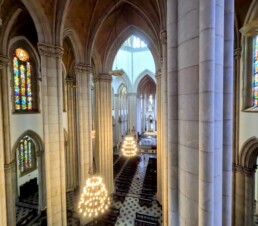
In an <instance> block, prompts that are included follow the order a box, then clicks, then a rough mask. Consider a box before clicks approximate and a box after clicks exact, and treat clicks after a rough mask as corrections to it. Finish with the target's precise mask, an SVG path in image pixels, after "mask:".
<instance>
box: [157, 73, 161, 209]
mask: <svg viewBox="0 0 258 226" xmlns="http://www.w3.org/2000/svg"><path fill="white" fill-rule="evenodd" d="M156 81H157V85H156V98H157V113H156V114H157V200H158V202H159V203H160V204H162V173H161V168H162V150H161V139H162V138H161V136H162V130H161V70H158V71H157V72H156Z"/></svg>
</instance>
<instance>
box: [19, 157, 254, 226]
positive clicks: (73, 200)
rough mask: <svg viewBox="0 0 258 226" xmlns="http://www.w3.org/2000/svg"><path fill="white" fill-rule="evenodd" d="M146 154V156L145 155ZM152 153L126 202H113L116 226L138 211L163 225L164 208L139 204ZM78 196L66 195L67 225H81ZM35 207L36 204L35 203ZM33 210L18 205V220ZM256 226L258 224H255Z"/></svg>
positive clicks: (143, 162) (33, 201) (36, 224)
mask: <svg viewBox="0 0 258 226" xmlns="http://www.w3.org/2000/svg"><path fill="white" fill-rule="evenodd" d="M143 156H145V157H143ZM149 156H150V155H147V154H144V155H142V157H141V161H140V163H139V164H138V167H137V171H136V173H135V176H134V178H133V181H132V184H131V187H130V190H129V193H128V194H127V196H126V198H125V201H124V203H123V204H122V203H121V202H113V203H112V204H111V206H113V207H115V208H118V209H120V216H119V217H118V218H117V222H116V226H132V225H134V219H135V215H136V212H138V213H141V214H146V215H150V216H155V217H159V222H160V225H162V210H161V207H160V206H159V205H158V203H157V202H156V201H153V203H152V206H151V207H149V208H147V207H141V206H140V205H139V194H140V192H141V188H142V183H143V180H144V177H145V173H146V168H147V165H148V159H149ZM77 200H78V196H77V195H76V194H75V193H73V192H69V193H67V196H66V205H67V225H68V226H79V225H80V220H79V216H78V215H77V209H76V207H77V203H78V201H77ZM24 202H26V203H27V204H28V203H31V204H37V203H38V194H34V195H32V196H31V197H28V198H27V199H26V200H24ZM34 207H35V205H34ZM30 211H31V209H30V208H26V207H20V206H19V207H17V209H16V220H17V222H18V221H19V219H21V218H22V217H24V216H26V215H27V214H28V213H29V212H30ZM41 220H42V219H36V220H35V222H34V223H32V224H30V225H31V226H41ZM82 221H83V220H81V222H82ZM255 226H258V224H257V225H255Z"/></svg>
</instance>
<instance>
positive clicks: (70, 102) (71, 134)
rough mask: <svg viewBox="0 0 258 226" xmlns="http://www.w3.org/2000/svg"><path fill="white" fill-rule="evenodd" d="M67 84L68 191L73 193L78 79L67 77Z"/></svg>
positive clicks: (72, 76) (76, 149) (76, 181)
mask: <svg viewBox="0 0 258 226" xmlns="http://www.w3.org/2000/svg"><path fill="white" fill-rule="evenodd" d="M66 83H67V94H68V95H67V118H68V142H67V146H66V149H65V150H66V167H65V169H66V191H73V190H74V189H75V188H76V186H77V183H78V161H77V156H78V153H77V152H78V147H77V128H76V125H77V124H80V123H77V112H76V90H75V88H76V79H75V77H74V75H69V74H68V75H67V76H66Z"/></svg>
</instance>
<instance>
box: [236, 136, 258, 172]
mask: <svg viewBox="0 0 258 226" xmlns="http://www.w3.org/2000/svg"><path fill="white" fill-rule="evenodd" d="M257 156H258V138H257V137H251V138H249V139H248V140H247V141H246V142H245V143H244V144H243V146H242V148H241V152H240V164H241V165H242V166H243V167H247V168H250V169H251V168H256V161H257Z"/></svg>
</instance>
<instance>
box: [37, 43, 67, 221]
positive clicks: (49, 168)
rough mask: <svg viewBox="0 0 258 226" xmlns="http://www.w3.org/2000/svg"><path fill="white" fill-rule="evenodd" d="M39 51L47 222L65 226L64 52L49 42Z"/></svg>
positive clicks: (40, 46)
mask: <svg viewBox="0 0 258 226" xmlns="http://www.w3.org/2000/svg"><path fill="white" fill-rule="evenodd" d="M38 48H39V52H40V57H41V75H42V114H43V127H44V130H43V131H44V141H45V163H46V164H45V167H46V168H45V169H46V190H47V193H46V194H47V222H48V225H56V226H58V225H60V226H61V225H62V226H65V225H66V222H67V219H66V191H65V154H64V132H63V118H62V114H63V101H62V98H63V95H62V66H61V57H62V54H63V49H62V48H61V47H58V46H51V45H48V44H45V43H40V44H38Z"/></svg>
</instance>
